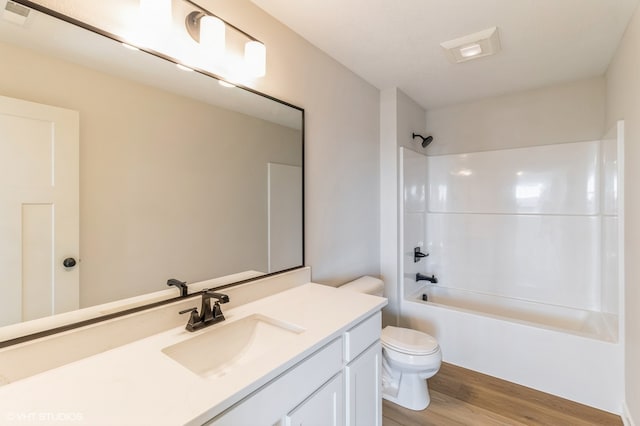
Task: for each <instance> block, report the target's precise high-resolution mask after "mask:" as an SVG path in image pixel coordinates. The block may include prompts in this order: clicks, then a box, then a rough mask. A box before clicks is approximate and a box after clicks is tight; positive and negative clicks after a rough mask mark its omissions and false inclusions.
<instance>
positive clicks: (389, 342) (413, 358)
mask: <svg viewBox="0 0 640 426" xmlns="http://www.w3.org/2000/svg"><path fill="white" fill-rule="evenodd" d="M340 288H341V289H345V290H350V291H357V292H360V293H367V294H372V295H375V296H382V290H383V288H384V284H383V282H382V281H381V280H379V279H377V278H373V277H362V278H359V279H357V280H354V281H351V282H349V283H346V284H344V285H342V286H341V287H340ZM380 340H381V342H382V397H383V398H384V399H386V400H388V401H391V402H393V403H395V404H398V405H400V406H402V407H405V408H409V409H411V410H424V409H425V408H427V406H428V405H429V403H430V402H431V398H430V397H429V388H428V386H427V379H428V378H430V377H433V376H434V375H435V374H436V373H437V372H438V370H439V369H440V364H441V363H442V352H441V351H440V346H439V345H438V341H437V340H436V339H435V338H433V337H432V336H430V335H428V334H426V333H422V332H420V331H417V330H412V329H409V328H402V327H394V326H387V327H385V328H384V329H382V334H381V337H380Z"/></svg>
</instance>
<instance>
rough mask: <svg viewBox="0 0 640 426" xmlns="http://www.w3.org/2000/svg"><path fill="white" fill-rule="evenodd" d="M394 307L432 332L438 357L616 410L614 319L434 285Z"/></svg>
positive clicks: (619, 393) (619, 363)
mask: <svg viewBox="0 0 640 426" xmlns="http://www.w3.org/2000/svg"><path fill="white" fill-rule="evenodd" d="M422 294H427V298H428V301H427V302H425V301H422V300H421V296H422ZM401 304H402V307H401V312H402V317H401V318H400V325H401V326H404V327H410V328H413V329H416V330H421V331H424V332H426V333H429V334H431V335H433V336H434V337H436V338H437V339H438V342H439V344H440V347H441V349H442V354H443V360H444V361H445V362H448V363H451V364H455V365H459V366H461V367H464V368H469V369H472V370H475V371H479V372H482V373H485V374H489V375H492V376H495V377H499V378H502V379H504V380H508V381H511V382H514V383H519V384H521V385H524V386H527V387H531V388H534V389H538V390H541V391H543V392H547V393H551V394H553V395H557V396H560V397H562V398H567V399H570V400H573V401H576V402H579V403H582V404H586V405H590V406H592V407H596V408H600V409H603V410H606V411H609V412H612V413H617V414H620V413H621V412H622V405H621V404H622V401H623V399H624V396H623V388H624V385H623V350H622V345H621V344H619V343H618V342H617V340H618V339H617V337H616V336H617V332H616V327H615V324H616V322H617V319H616V318H615V317H613V316H607V315H603V314H601V313H597V312H590V311H581V310H577V309H570V308H564V307H559V306H552V305H544V304H541V303H533V302H528V301H524V300H518V299H510V298H505V297H498V296H492V295H488V294H481V293H475V292H470V291H465V290H458V289H448V288H446V287H440V286H437V285H436V286H431V285H429V286H426V287H424V288H423V289H422V290H421V291H419V292H417V293H415V294H413V295H410V296H409V297H405V298H404V299H403V300H401Z"/></svg>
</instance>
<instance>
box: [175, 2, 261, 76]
mask: <svg viewBox="0 0 640 426" xmlns="http://www.w3.org/2000/svg"><path fill="white" fill-rule="evenodd" d="M189 3H191V4H192V5H194V6H195V4H194V3H193V2H189ZM185 27H186V29H187V32H188V33H189V35H190V36H191V38H192V39H194V40H195V41H196V42H198V43H199V44H200V46H202V47H203V48H205V49H207V52H208V53H209V54H211V55H212V56H213V57H214V58H215V59H216V60H219V61H224V60H225V58H224V56H225V49H226V44H225V43H226V30H227V28H229V29H232V30H235V31H236V32H237V33H239V34H240V35H242V36H244V37H246V38H247V39H248V41H247V42H246V43H245V45H244V64H243V65H244V71H245V73H246V74H247V75H250V76H251V77H263V76H264V75H265V74H266V59H267V50H266V47H265V45H264V43H262V42H261V41H260V40H258V39H256V38H255V37H253V36H251V35H250V34H247V33H246V32H244V31H242V30H241V29H239V28H238V27H236V26H234V25H232V24H230V23H228V22H227V21H225V20H223V19H221V18H219V17H217V16H215V15H213V14H212V13H210V12H208V11H205V10H204V9H203V10H199V11H193V12H191V13H189V14H188V15H187V17H186V19H185Z"/></svg>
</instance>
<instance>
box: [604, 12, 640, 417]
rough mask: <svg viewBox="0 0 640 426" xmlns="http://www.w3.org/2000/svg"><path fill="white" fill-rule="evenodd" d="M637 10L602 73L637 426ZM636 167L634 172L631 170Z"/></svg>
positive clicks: (630, 406) (629, 388)
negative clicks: (620, 187)
mask: <svg viewBox="0 0 640 426" xmlns="http://www.w3.org/2000/svg"><path fill="white" fill-rule="evenodd" d="M639 75H640V9H637V10H636V13H635V15H634V16H633V18H632V19H631V21H630V22H629V25H628V27H627V30H626V32H625V34H624V36H623V39H622V41H621V43H620V45H619V46H618V50H617V52H616V54H615V56H614V57H613V60H612V61H611V64H610V65H609V69H608V70H607V73H606V87H607V99H606V123H607V127H611V126H613V125H614V124H615V121H616V120H620V119H624V120H625V152H624V156H625V163H626V164H627V167H625V176H624V178H625V182H628V185H627V186H626V188H625V194H624V196H625V253H626V258H627V262H626V263H625V272H624V274H625V289H624V297H625V306H624V312H625V321H624V324H625V360H626V361H625V374H624V376H625V381H626V383H625V398H626V401H625V405H626V406H625V413H624V417H625V422H626V424H628V425H634V424H640V364H639V363H638V360H639V359H640V310H639V309H638V306H639V305H640V265H639V264H638V262H637V261H636V259H637V258H638V253H639V252H640V192H638V189H637V185H634V183H635V182H639V181H640V168H638V167H637V165H638V164H640V80H639V79H638V76H639ZM631 165H634V166H631Z"/></svg>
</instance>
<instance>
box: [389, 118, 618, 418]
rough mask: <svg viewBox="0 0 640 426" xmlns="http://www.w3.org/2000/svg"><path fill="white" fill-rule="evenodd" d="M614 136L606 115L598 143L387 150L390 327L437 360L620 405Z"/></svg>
mask: <svg viewBox="0 0 640 426" xmlns="http://www.w3.org/2000/svg"><path fill="white" fill-rule="evenodd" d="M622 144H623V123H618V125H617V126H616V127H615V129H613V130H612V131H611V132H610V133H609V134H608V135H607V137H605V138H603V140H601V141H588V142H577V143H565V144H555V145H543V146H535V147H527V148H517V149H505V150H496V151H486V152H477V153H467V154H457V155H442V156H431V157H427V156H425V155H423V154H419V153H416V152H413V151H411V150H408V149H404V148H401V153H400V158H401V167H400V170H401V177H402V182H401V184H402V188H403V202H402V203H401V215H400V217H401V228H402V231H401V237H402V238H401V248H402V253H403V262H401V276H402V277H404V278H403V280H401V285H400V288H399V291H400V292H401V294H402V296H403V297H401V304H402V306H401V312H402V316H401V325H402V326H405V327H411V328H414V329H417V330H422V331H425V332H427V333H429V334H431V335H433V336H434V337H436V338H437V339H438V341H439V342H440V346H441V348H442V354H443V360H444V361H445V362H450V363H453V364H456V365H459V366H462V367H466V368H470V369H473V370H476V371H480V372H483V373H486V374H491V375H493V376H496V377H500V378H503V379H506V380H509V381H512V382H515V383H519V384H522V385H524V386H528V387H532V388H535V389H539V390H542V391H544V392H549V393H552V394H555V395H558V396H561V397H564V398H568V399H571V400H574V401H578V402H581V403H584V404H588V405H591V406H594V407H598V408H601V409H604V410H607V411H610V412H615V413H620V412H621V411H622V406H621V404H622V400H623V397H622V394H623V372H622V368H623V349H622V348H623V347H622V343H621V339H622V336H623V335H624V334H623V333H622V330H621V326H622V324H623V322H622V315H623V312H622V309H623V306H624V303H623V294H622V291H623V286H622V285H621V283H620V280H621V277H622V274H620V272H619V271H621V270H622V268H621V267H622V262H623V252H622V247H623V231H622V229H623V220H622V217H621V214H620V212H622V211H623V210H622V208H621V206H622V202H623V200H622V197H621V195H622V167H623V166H622V158H621V153H622V152H623V150H622ZM416 247H417V248H418V249H417V250H418V251H420V252H421V253H424V254H425V255H427V256H425V257H415V256H414V255H415V251H416ZM418 273H419V274H421V275H422V276H426V277H432V276H433V279H431V280H419V281H418V280H416V278H417V277H416V274H418ZM430 281H437V283H431V282H430Z"/></svg>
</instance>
